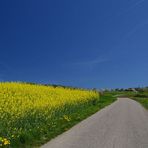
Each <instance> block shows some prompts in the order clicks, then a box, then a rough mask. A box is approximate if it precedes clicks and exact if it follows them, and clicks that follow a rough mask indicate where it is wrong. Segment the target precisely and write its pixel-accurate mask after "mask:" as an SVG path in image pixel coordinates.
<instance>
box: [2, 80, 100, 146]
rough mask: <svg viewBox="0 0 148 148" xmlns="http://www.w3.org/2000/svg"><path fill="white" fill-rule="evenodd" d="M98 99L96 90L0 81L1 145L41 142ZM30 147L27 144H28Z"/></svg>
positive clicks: (63, 127) (57, 131)
mask: <svg viewBox="0 0 148 148" xmlns="http://www.w3.org/2000/svg"><path fill="white" fill-rule="evenodd" d="M98 100H99V93H97V92H95V91H88V90H80V89H70V88H69V89H68V88H62V87H56V88H54V87H52V86H43V85H32V84H25V83H14V82H13V83H0V146H2V147H20V146H21V147H25V146H26V145H29V146H31V145H34V143H35V145H38V143H39V144H41V141H43V143H44V142H45V141H47V140H48V139H49V137H52V136H53V137H54V136H55V135H56V133H60V131H61V129H62V131H63V130H67V129H66V127H67V126H65V125H68V124H69V123H70V122H71V121H73V120H76V119H73V118H74V117H73V115H74V114H76V118H77V120H79V118H81V112H84V111H85V110H86V108H88V107H90V106H91V105H95V104H96V102H98ZM29 146H28V147H29Z"/></svg>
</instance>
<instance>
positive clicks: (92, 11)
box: [0, 0, 148, 88]
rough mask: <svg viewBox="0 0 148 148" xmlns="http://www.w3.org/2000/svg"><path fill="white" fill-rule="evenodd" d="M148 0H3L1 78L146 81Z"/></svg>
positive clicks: (89, 83)
mask: <svg viewBox="0 0 148 148" xmlns="http://www.w3.org/2000/svg"><path fill="white" fill-rule="evenodd" d="M147 8H148V1H146V0H124V1H123V0H112V1H111V0H75V1H74V0H63V1H61V0H54V1H52V0H44V1H41V0H24V1H18V0H14V1H10V0H5V1H1V2H0V81H27V82H37V83H54V84H62V85H70V86H78V87H85V88H92V87H96V88H116V87H118V88H122V87H123V88H125V87H137V86H147V85H148V9H147Z"/></svg>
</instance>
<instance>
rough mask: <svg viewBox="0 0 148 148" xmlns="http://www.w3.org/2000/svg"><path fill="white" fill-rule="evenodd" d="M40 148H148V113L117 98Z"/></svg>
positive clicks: (136, 105) (136, 104)
mask: <svg viewBox="0 0 148 148" xmlns="http://www.w3.org/2000/svg"><path fill="white" fill-rule="evenodd" d="M42 148H148V112H147V111H146V110H145V109H144V108H143V107H142V106H141V105H140V104H139V103H137V102H135V101H134V100H131V99H128V98H119V99H118V100H117V101H116V102H115V103H113V104H112V105H110V106H108V107H106V108H104V109H102V110H101V111H99V112H97V113H96V114H94V115H92V116H91V117H89V118H87V119H86V120H84V121H82V122H81V123H79V124H77V125H76V126H74V127H73V128H71V129H70V130H69V131H67V132H65V133H63V134H62V135H60V136H58V137H57V138H55V139H53V140H51V141H50V142H49V143H47V144H45V145H43V146H42Z"/></svg>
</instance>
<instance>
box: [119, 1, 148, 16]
mask: <svg viewBox="0 0 148 148" xmlns="http://www.w3.org/2000/svg"><path fill="white" fill-rule="evenodd" d="M144 1H145V0H140V1H138V2H136V3H135V4H133V5H132V6H131V7H129V8H127V9H125V10H124V11H123V12H122V13H119V16H120V15H123V14H125V13H127V12H129V11H130V10H131V9H133V8H135V7H137V6H138V5H140V4H141V3H143V2H144Z"/></svg>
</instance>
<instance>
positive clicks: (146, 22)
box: [126, 20, 148, 37]
mask: <svg viewBox="0 0 148 148" xmlns="http://www.w3.org/2000/svg"><path fill="white" fill-rule="evenodd" d="M145 25H148V20H147V21H145V22H142V23H140V24H138V25H136V26H135V27H134V28H133V29H131V30H130V31H129V32H128V33H127V35H126V36H127V37H130V36H131V35H132V34H134V33H135V32H136V31H137V30H139V29H141V28H143V27H145Z"/></svg>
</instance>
